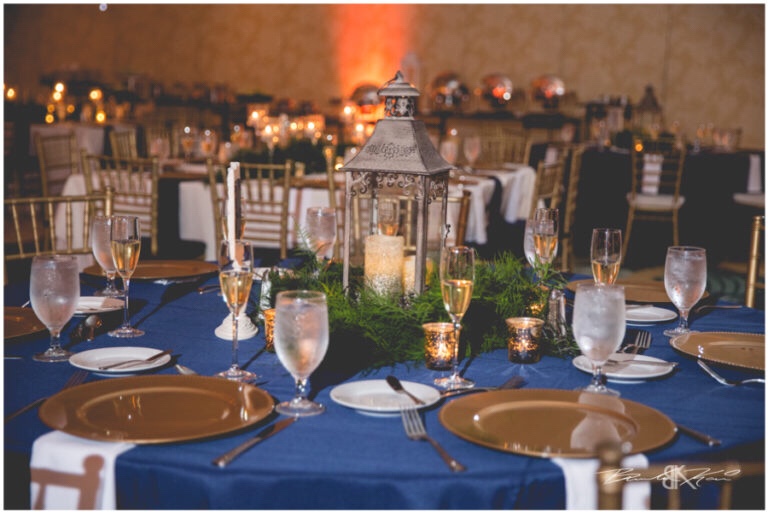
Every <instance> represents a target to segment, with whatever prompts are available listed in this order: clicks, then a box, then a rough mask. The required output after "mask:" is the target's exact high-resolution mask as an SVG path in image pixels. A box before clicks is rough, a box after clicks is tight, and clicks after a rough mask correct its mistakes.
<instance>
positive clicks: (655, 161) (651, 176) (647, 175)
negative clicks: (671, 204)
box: [641, 153, 664, 195]
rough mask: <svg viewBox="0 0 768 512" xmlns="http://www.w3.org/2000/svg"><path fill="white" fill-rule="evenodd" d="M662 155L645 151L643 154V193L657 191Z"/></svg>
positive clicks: (654, 193) (654, 192)
mask: <svg viewBox="0 0 768 512" xmlns="http://www.w3.org/2000/svg"><path fill="white" fill-rule="evenodd" d="M663 161H664V157H663V156H661V155H658V154H652V153H647V154H645V155H643V181H642V187H641V192H642V193H643V194H651V195H656V194H658V193H659V182H660V181H661V164H662V162H663Z"/></svg>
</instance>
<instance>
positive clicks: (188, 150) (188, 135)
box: [181, 126, 195, 161]
mask: <svg viewBox="0 0 768 512" xmlns="http://www.w3.org/2000/svg"><path fill="white" fill-rule="evenodd" d="M181 147H182V149H183V150H184V158H185V159H186V160H187V161H189V160H192V151H193V149H194V148H195V130H194V128H192V127H191V126H185V127H184V129H183V130H182V132H181Z"/></svg>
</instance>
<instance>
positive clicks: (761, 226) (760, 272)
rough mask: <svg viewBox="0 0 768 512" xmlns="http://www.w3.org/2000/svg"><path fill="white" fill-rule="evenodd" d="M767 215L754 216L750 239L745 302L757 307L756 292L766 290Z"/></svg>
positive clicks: (751, 306)
mask: <svg viewBox="0 0 768 512" xmlns="http://www.w3.org/2000/svg"><path fill="white" fill-rule="evenodd" d="M764 243H765V216H763V215H755V216H754V217H753V218H752V234H751V236H750V241H749V262H748V264H747V279H746V287H745V294H744V304H745V305H746V306H747V307H750V308H753V307H755V294H756V292H757V290H758V289H760V290H765V247H764Z"/></svg>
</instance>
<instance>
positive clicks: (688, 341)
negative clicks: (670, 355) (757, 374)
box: [669, 331, 765, 370]
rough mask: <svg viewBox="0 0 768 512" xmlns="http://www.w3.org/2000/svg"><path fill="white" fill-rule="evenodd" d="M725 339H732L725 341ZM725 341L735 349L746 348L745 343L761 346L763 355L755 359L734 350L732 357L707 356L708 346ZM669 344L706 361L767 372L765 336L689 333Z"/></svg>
mask: <svg viewBox="0 0 768 512" xmlns="http://www.w3.org/2000/svg"><path fill="white" fill-rule="evenodd" d="M723 338H730V339H725V340H724V339H723ZM724 341H725V342H733V344H734V347H739V346H744V344H745V343H749V344H751V343H753V344H755V345H756V346H758V345H759V346H760V347H761V348H762V349H763V354H762V355H761V356H760V357H754V355H753V354H751V353H744V352H743V351H739V350H734V351H733V352H732V353H730V355H726V356H722V355H718V354H717V353H715V354H712V353H710V354H707V346H708V345H711V344H712V343H715V342H717V343H722V342H724ZM669 343H670V345H672V347H673V348H675V349H676V350H678V351H680V352H682V353H684V354H687V355H689V356H693V357H696V358H700V359H704V360H705V361H710V362H713V363H721V364H727V365H730V366H737V367H739V368H747V369H750V370H765V334H760V333H752V332H730V331H709V332H689V333H688V334H683V335H680V336H676V337H674V338H672V339H670V340H669ZM699 347H702V350H700V348H699ZM739 356H741V357H739Z"/></svg>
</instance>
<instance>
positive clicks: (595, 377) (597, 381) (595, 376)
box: [592, 364, 603, 388]
mask: <svg viewBox="0 0 768 512" xmlns="http://www.w3.org/2000/svg"><path fill="white" fill-rule="evenodd" d="M592 385H593V386H595V387H596V388H599V387H601V386H602V385H603V365H597V364H596V365H595V371H594V372H593V373H592Z"/></svg>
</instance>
